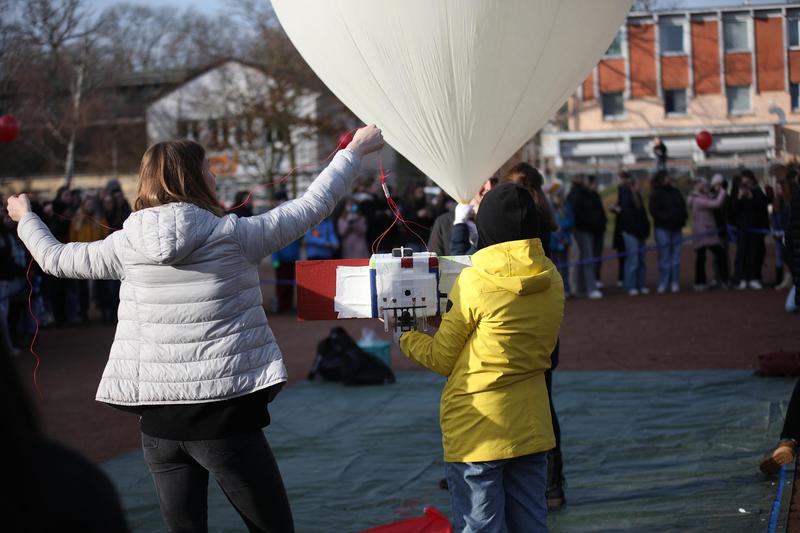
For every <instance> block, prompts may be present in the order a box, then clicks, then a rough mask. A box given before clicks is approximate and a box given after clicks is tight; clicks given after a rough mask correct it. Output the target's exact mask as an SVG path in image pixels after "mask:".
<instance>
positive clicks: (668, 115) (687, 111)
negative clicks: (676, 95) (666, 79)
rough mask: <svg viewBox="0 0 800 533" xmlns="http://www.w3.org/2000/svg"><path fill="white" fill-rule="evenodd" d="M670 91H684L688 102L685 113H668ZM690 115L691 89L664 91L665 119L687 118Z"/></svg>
mask: <svg viewBox="0 0 800 533" xmlns="http://www.w3.org/2000/svg"><path fill="white" fill-rule="evenodd" d="M670 91H683V94H684V99H685V101H686V109H684V110H683V111H667V93H668V92H670ZM688 114H689V89H687V88H685V87H684V88H683V89H664V116H665V117H685V116H687V115H688Z"/></svg>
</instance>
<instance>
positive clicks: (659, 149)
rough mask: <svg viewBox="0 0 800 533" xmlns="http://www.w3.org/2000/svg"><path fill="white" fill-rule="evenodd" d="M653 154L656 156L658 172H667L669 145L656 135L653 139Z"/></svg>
mask: <svg viewBox="0 0 800 533" xmlns="http://www.w3.org/2000/svg"><path fill="white" fill-rule="evenodd" d="M653 155H654V156H655V158H656V172H662V171H663V172H666V170H667V145H665V144H664V141H662V140H661V137H656V138H655V140H654V141H653Z"/></svg>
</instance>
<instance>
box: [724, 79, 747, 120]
mask: <svg viewBox="0 0 800 533" xmlns="http://www.w3.org/2000/svg"><path fill="white" fill-rule="evenodd" d="M745 88H746V89H747V91H748V103H749V104H750V105H749V106H748V108H747V109H746V110H742V111H734V110H733V109H731V105H730V98H728V89H745ZM725 104H726V106H727V108H728V115H729V116H742V115H751V114H752V113H753V86H752V85H726V86H725Z"/></svg>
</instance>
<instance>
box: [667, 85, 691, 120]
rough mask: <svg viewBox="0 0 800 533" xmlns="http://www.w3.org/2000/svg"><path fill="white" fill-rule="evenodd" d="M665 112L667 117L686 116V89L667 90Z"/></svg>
mask: <svg viewBox="0 0 800 533" xmlns="http://www.w3.org/2000/svg"><path fill="white" fill-rule="evenodd" d="M664 112H665V113H666V114H667V115H685V114H686V89H667V90H665V91H664Z"/></svg>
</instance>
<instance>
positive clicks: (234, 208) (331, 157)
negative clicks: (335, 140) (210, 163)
mask: <svg viewBox="0 0 800 533" xmlns="http://www.w3.org/2000/svg"><path fill="white" fill-rule="evenodd" d="M357 130H358V128H354V129H352V130H350V131H348V132H347V133H345V134H342V136H341V139H342V140H343V139H344V138H345V136H349V135H350V134H351V133H355V132H356V131H357ZM342 140H340V141H339V144H337V145H336V148H334V150H333V152H331V153H330V154H328V156H327V157H326V158H325V159H323V160H322V161H319V162H316V163H306V164H304V165H297V166H295V167H294V168H292V169H291V170H290V171H289V173H288V174H286V175H285V176H282V177H280V178H278V179H276V180H274V181H270V182H267V183H265V184H264V187H274V186H275V185H280V184H281V183H283V182H284V181H286V180H288V179H289V178H290V177H292V174H294V173H295V172H297V171H298V170H300V169H303V168H309V167H314V168H316V167H320V166H322V165H323V164H324V163H326V162H327V161H328V160H329V159H333V156H335V155H336V152H338V151H339V150H342V149H344V148H347V147H346V146H342V144H344V143H343V142H342ZM254 190H255V189H251V190H250V191H248V193H247V196H246V197H245V199H244V201H243V202H242V203H240V204H239V205H235V206H233V207H231V208H229V209H226V210H225V211H226V212H230V211H234V210H236V209H239V208H240V207H242V206H244V205H246V204H247V202H249V201H250V197H252V196H253V191H254Z"/></svg>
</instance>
